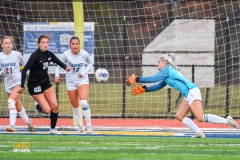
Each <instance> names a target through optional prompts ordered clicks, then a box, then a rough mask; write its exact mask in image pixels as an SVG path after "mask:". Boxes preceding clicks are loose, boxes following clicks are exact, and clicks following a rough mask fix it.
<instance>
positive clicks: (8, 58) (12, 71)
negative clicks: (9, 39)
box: [0, 50, 24, 92]
mask: <svg viewBox="0 0 240 160" xmlns="http://www.w3.org/2000/svg"><path fill="white" fill-rule="evenodd" d="M0 64H1V72H0V75H2V76H3V77H4V86H5V91H6V92H9V90H10V89H11V88H13V87H15V86H16V85H20V84H21V72H20V65H24V59H23V56H22V54H21V53H20V52H17V51H13V50H12V51H11V53H10V54H8V55H7V54H4V53H3V52H0ZM4 69H6V70H7V72H6V73H3V71H4Z"/></svg>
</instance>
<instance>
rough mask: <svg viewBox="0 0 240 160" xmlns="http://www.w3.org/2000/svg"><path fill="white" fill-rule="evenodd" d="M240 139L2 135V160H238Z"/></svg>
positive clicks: (239, 157) (0, 157)
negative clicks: (24, 147) (18, 147)
mask: <svg viewBox="0 0 240 160" xmlns="http://www.w3.org/2000/svg"><path fill="white" fill-rule="evenodd" d="M18 142H28V143H30V153H13V144H14V143H18ZM239 151H240V139H231V138H226V139H223V138H221V139H220V138H219V139H217V138H205V139H193V138H173V137H171V138H170V137H144V136H143V137H139V136H54V135H9V134H0V159H1V160H3V159H7V160H9V159H34V160H35V159H39V160H43V159H44V160H48V159H49V160H54V159H56V160H60V159H64V160H67V159H90V160H94V159H96V160H100V159H104V160H112V159H118V160H123V159H124V160H130V159H131V160H138V159H139V160H147V159H149V160H155V159H158V160H159V159H178V160H181V159H183V160H185V159H189V160H190V159H192V160H198V159H203V160H206V159H207V160H209V159H218V160H221V159H222V160H228V159H231V160H234V159H240V152H239Z"/></svg>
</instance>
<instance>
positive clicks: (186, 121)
mask: <svg viewBox="0 0 240 160" xmlns="http://www.w3.org/2000/svg"><path fill="white" fill-rule="evenodd" d="M182 123H183V124H185V125H186V126H187V127H188V128H189V129H191V130H192V131H193V132H195V133H200V132H202V131H201V130H200V128H198V126H197V125H196V124H195V123H194V122H193V121H192V120H191V119H190V118H188V117H185V118H183V120H182Z"/></svg>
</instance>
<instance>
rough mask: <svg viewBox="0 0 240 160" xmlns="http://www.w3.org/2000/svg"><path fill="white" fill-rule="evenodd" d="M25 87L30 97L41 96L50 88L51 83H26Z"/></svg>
mask: <svg viewBox="0 0 240 160" xmlns="http://www.w3.org/2000/svg"><path fill="white" fill-rule="evenodd" d="M27 85H28V92H29V94H30V95H38V94H42V93H43V92H44V91H45V90H47V89H49V88H50V87H52V83H51V82H50V81H49V80H47V81H45V82H41V83H33V82H28V84H27Z"/></svg>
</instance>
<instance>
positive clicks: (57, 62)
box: [49, 52, 71, 71]
mask: <svg viewBox="0 0 240 160" xmlns="http://www.w3.org/2000/svg"><path fill="white" fill-rule="evenodd" d="M49 53H50V55H51V57H52V62H53V63H56V64H57V65H59V66H60V67H61V68H63V69H64V70H66V71H70V70H71V68H70V67H68V66H67V65H66V64H64V63H63V62H62V61H60V60H59V59H58V58H57V57H56V56H55V54H53V53H52V52H49Z"/></svg>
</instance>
